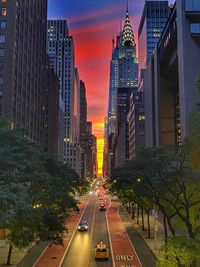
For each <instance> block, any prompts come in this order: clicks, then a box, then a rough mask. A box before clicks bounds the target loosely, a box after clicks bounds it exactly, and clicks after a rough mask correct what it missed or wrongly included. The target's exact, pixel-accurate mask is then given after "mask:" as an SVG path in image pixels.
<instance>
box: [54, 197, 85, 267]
mask: <svg viewBox="0 0 200 267" xmlns="http://www.w3.org/2000/svg"><path fill="white" fill-rule="evenodd" d="M88 203H89V199H88V200H87V204H86V205H85V208H84V210H83V213H82V215H81V217H80V219H79V221H78V223H77V225H78V224H79V223H80V221H81V219H82V217H83V215H84V213H85V210H86V208H87V206H88ZM77 225H76V228H75V230H74V232H73V234H72V236H71V239H70V241H69V243H68V244H67V247H66V250H65V253H64V255H63V257H62V259H61V261H60V264H59V265H58V267H61V266H62V264H63V261H64V259H65V257H66V255H67V252H68V249H69V247H70V245H71V242H72V240H73V238H74V235H75V233H76V230H77Z"/></svg>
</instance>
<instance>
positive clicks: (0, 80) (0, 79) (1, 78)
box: [0, 77, 3, 85]
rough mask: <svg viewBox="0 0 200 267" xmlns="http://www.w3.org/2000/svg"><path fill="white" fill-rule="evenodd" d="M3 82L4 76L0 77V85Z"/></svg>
mask: <svg viewBox="0 0 200 267" xmlns="http://www.w3.org/2000/svg"><path fill="white" fill-rule="evenodd" d="M2 84H3V77H0V85H2Z"/></svg>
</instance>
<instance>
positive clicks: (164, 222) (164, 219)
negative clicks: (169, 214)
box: [163, 215, 168, 245]
mask: <svg viewBox="0 0 200 267" xmlns="http://www.w3.org/2000/svg"><path fill="white" fill-rule="evenodd" d="M163 225H164V231H165V245H166V244H167V241H168V232H167V222H166V217H165V215H163Z"/></svg>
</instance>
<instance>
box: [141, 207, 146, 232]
mask: <svg viewBox="0 0 200 267" xmlns="http://www.w3.org/2000/svg"><path fill="white" fill-rule="evenodd" d="M141 216H142V231H144V230H145V228H144V211H143V208H141Z"/></svg>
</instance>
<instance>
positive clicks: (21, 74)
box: [0, 0, 47, 148]
mask: <svg viewBox="0 0 200 267" xmlns="http://www.w3.org/2000/svg"><path fill="white" fill-rule="evenodd" d="M0 11H1V12H0V113H1V114H3V115H5V116H6V117H7V118H8V119H9V121H10V122H11V127H12V128H21V129H23V130H24V132H25V134H26V135H27V136H28V137H29V138H31V139H33V140H34V141H36V142H37V143H38V144H40V145H41V147H42V148H43V147H44V112H45V81H46V79H45V75H46V21H47V1H46V0H44V1H40V0H35V1H23V0H18V1H12V0H7V1H0Z"/></svg>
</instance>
